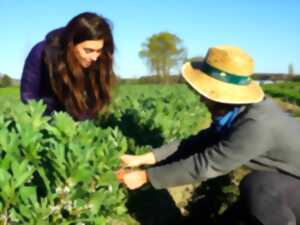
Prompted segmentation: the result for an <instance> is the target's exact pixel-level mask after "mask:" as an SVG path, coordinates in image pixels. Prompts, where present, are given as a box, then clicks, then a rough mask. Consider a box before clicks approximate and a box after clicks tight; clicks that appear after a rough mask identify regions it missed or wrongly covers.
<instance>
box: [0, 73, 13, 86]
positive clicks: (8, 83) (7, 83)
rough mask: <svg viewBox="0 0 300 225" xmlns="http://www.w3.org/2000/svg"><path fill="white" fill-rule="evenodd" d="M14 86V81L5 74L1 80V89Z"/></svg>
mask: <svg viewBox="0 0 300 225" xmlns="http://www.w3.org/2000/svg"><path fill="white" fill-rule="evenodd" d="M12 84H13V81H12V79H11V78H10V77H9V76H8V75H7V74H4V75H3V77H2V78H1V80H0V87H9V86H11V85H12Z"/></svg>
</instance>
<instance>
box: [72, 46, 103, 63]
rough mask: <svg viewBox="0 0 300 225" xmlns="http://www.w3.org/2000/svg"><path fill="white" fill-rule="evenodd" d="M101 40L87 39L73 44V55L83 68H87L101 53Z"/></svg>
mask: <svg viewBox="0 0 300 225" xmlns="http://www.w3.org/2000/svg"><path fill="white" fill-rule="evenodd" d="M103 45H104V41H103V40H88V41H83V42H80V43H78V44H77V45H75V56H76V58H77V60H78V62H79V64H80V65H81V66H82V67H83V68H88V67H89V66H90V65H91V64H92V63H93V62H95V61H96V60H97V59H98V58H99V57H100V55H101V50H102V48H103Z"/></svg>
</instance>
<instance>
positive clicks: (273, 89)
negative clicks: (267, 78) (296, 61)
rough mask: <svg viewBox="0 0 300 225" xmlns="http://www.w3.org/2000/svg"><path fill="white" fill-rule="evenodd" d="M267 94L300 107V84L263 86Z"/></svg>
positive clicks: (288, 83)
mask: <svg viewBox="0 0 300 225" xmlns="http://www.w3.org/2000/svg"><path fill="white" fill-rule="evenodd" d="M263 88H264V90H265V92H266V93H267V94H269V95H271V96H272V97H278V98H281V99H282V100H284V101H289V102H291V103H294V104H297V105H300V82H283V83H277V84H265V85H263Z"/></svg>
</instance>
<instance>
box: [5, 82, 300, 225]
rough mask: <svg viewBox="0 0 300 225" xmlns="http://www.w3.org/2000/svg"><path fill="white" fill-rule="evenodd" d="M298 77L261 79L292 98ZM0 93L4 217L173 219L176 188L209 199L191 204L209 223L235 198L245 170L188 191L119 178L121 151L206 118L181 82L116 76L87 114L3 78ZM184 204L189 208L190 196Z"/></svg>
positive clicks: (162, 139)
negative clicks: (25, 98) (25, 96)
mask: <svg viewBox="0 0 300 225" xmlns="http://www.w3.org/2000/svg"><path fill="white" fill-rule="evenodd" d="M285 85H287V86H285ZM298 85H299V84H298V83H293V84H280V86H278V87H277V86H276V84H275V85H265V86H264V89H265V91H266V93H267V94H270V95H271V96H273V95H274V92H272V91H270V90H276V91H277V92H278V93H279V94H278V93H277V92H276V93H277V94H276V96H274V97H279V96H281V98H282V99H283V100H289V99H285V98H284V94H283V93H286V92H287V91H289V93H294V94H292V96H297V93H298V90H299V89H298V87H299V86H298ZM280 91H281V92H280ZM272 93H273V94H272ZM295 93H296V94H295ZM277 95H279V96H277ZM282 96H283V97H282ZM0 102H1V106H2V107H1V108H0V155H1V159H0V214H1V215H4V217H1V218H0V224H8V223H4V220H3V218H4V219H5V220H7V221H10V222H11V223H10V224H45V225H46V224H80V223H84V224H99V225H107V224H108V225H109V224H112V225H114V224H124V225H132V224H135V225H136V224H140V225H146V224H156V225H164V224H174V223H175V221H178V220H180V219H182V216H181V214H180V212H179V208H182V207H184V206H185V205H184V204H186V200H187V197H186V196H183V195H182V193H188V194H190V195H189V197H191V198H192V200H193V199H199V198H203V197H205V198H204V199H206V200H203V201H204V202H205V201H209V202H210V204H209V205H208V206H207V205H206V206H202V208H200V209H199V208H196V214H198V210H201V212H203V215H202V216H201V219H202V221H201V222H202V223H204V224H206V223H208V221H215V220H217V219H218V218H219V216H220V215H221V214H222V213H223V212H224V210H225V209H226V208H228V207H229V206H230V205H231V204H232V203H233V202H235V201H236V200H237V198H238V195H239V193H238V188H237V183H238V182H237V180H240V179H241V177H243V176H244V174H245V172H247V171H245V170H236V171H234V173H232V174H229V175H228V176H225V177H221V178H218V179H213V180H212V181H211V182H207V183H205V184H204V186H203V188H199V189H198V188H197V189H196V190H197V191H195V194H191V193H192V191H191V190H194V187H193V186H189V187H188V188H189V189H188V190H189V191H187V189H186V187H184V188H182V189H177V191H175V192H174V191H170V190H169V192H167V191H165V190H160V191H158V190H154V189H153V188H152V187H151V186H149V185H147V186H145V187H144V188H142V189H141V190H138V191H134V192H129V191H128V190H126V189H125V188H124V187H122V186H121V185H119V183H118V182H117V181H116V179H115V176H114V172H115V171H116V170H117V169H118V168H119V160H118V158H119V156H120V155H121V154H124V153H125V152H126V153H131V154H140V153H143V152H145V151H147V150H149V149H151V148H153V147H158V146H161V145H163V144H165V143H169V142H171V141H173V140H175V139H182V138H185V137H187V136H189V135H191V134H193V133H195V132H197V131H199V130H200V129H202V128H204V127H206V126H208V124H209V122H210V115H209V113H208V111H207V109H206V107H205V106H204V105H203V104H202V103H201V102H200V101H199V96H198V95H197V94H195V93H194V92H193V91H191V90H190V89H189V88H188V87H187V86H186V85H182V84H180V85H122V86H120V87H118V88H116V89H115V92H114V96H113V101H112V104H111V105H110V107H109V109H108V110H107V111H106V112H105V113H102V114H101V115H100V116H99V118H98V119H97V120H95V121H93V122H92V121H85V122H75V121H73V120H72V118H71V117H69V116H68V115H67V114H65V113H57V114H55V115H54V116H53V117H51V118H50V117H44V116H43V111H44V110H45V106H43V105H42V104H41V102H40V103H37V102H33V103H31V104H29V105H23V104H21V103H20V100H19V88H18V87H13V88H0ZM170 193H171V194H172V196H171V195H170ZM178 196H179V197H178ZM174 200H175V202H174ZM158 202H159V204H158ZM175 203H176V205H175ZM186 209H187V210H188V211H189V212H193V201H191V203H189V205H188V206H187V207H186ZM162 212H163V213H162ZM209 224H213V222H212V223H209Z"/></svg>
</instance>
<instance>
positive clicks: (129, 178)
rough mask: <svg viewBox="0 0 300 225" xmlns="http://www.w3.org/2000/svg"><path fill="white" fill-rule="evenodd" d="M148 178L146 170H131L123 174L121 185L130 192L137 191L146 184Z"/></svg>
mask: <svg viewBox="0 0 300 225" xmlns="http://www.w3.org/2000/svg"><path fill="white" fill-rule="evenodd" d="M147 181H148V177H147V173H146V170H133V171H131V172H125V173H124V174H123V177H122V183H123V184H124V185H125V186H126V187H127V188H129V189H130V190H134V189H137V188H139V187H141V186H143V185H144V184H145V183H147Z"/></svg>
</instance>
